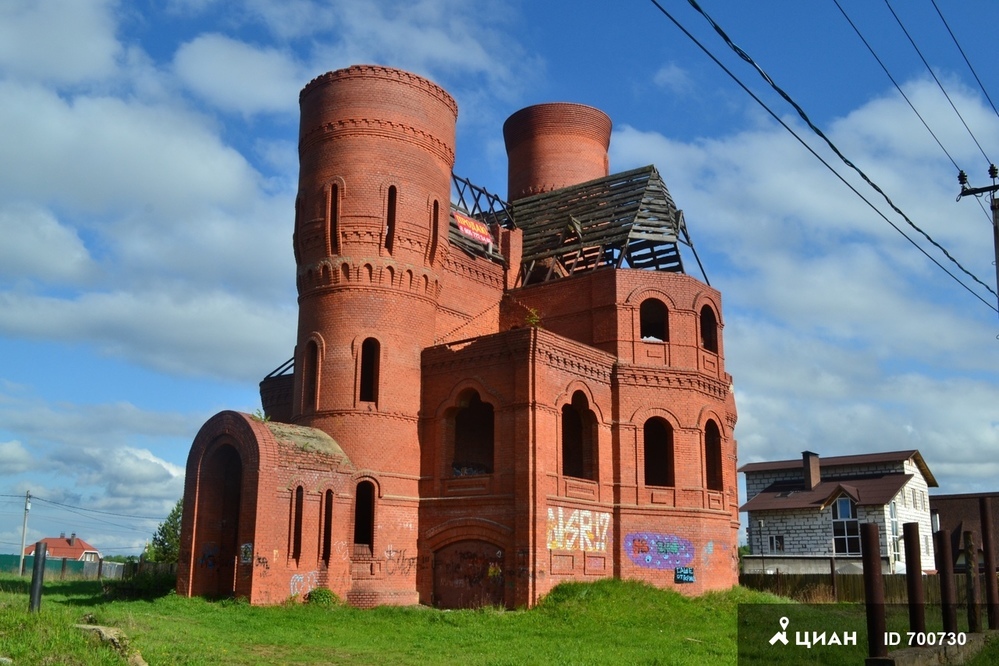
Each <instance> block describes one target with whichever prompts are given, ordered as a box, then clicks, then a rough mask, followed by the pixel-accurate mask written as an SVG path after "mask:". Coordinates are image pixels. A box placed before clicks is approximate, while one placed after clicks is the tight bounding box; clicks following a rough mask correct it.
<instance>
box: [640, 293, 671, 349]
mask: <svg viewBox="0 0 999 666" xmlns="http://www.w3.org/2000/svg"><path fill="white" fill-rule="evenodd" d="M638 316H639V321H640V322H641V331H640V333H641V338H642V339H643V340H649V341H651V342H655V341H661V342H667V341H668V340H669V312H668V311H667V310H666V304H665V303H663V302H662V301H660V300H658V299H655V298H649V299H646V300H644V301H642V305H641V306H640V307H639V310H638Z"/></svg>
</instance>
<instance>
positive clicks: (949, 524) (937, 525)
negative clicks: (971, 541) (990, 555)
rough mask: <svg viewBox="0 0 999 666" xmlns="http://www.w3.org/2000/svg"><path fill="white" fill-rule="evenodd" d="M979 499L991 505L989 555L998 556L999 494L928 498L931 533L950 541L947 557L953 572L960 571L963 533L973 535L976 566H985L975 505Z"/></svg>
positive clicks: (935, 496) (979, 515)
mask: <svg viewBox="0 0 999 666" xmlns="http://www.w3.org/2000/svg"><path fill="white" fill-rule="evenodd" d="M982 499H986V500H989V501H991V502H992V543H993V546H992V547H993V549H994V550H993V552H994V553H996V555H997V556H999V493H969V494H966V495H933V496H932V497H930V515H931V520H932V522H933V529H934V530H944V531H945V532H947V535H948V536H949V537H950V548H951V557H952V559H953V564H954V570H955V571H964V533H965V531H969V532H971V533H973V534H974V535H975V545H976V549H977V550H978V564H979V566H983V565H984V563H985V555H984V551H983V550H982V519H981V513H980V512H979V502H980V501H981V500H982ZM997 568H999V567H997Z"/></svg>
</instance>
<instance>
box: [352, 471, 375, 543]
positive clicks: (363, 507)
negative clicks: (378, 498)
mask: <svg viewBox="0 0 999 666" xmlns="http://www.w3.org/2000/svg"><path fill="white" fill-rule="evenodd" d="M358 546H361V547H362V548H365V547H366V548H367V554H368V555H370V554H371V553H372V550H373V549H374V546H375V484H373V483H371V482H370V481H361V482H360V483H359V484H357V492H356V493H355V495H354V552H355V553H356V552H357V550H358V548H357V547H358Z"/></svg>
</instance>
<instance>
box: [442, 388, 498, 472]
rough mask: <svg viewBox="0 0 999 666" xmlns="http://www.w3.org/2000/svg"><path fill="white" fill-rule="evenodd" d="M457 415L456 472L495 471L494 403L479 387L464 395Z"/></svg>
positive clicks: (455, 423)
mask: <svg viewBox="0 0 999 666" xmlns="http://www.w3.org/2000/svg"><path fill="white" fill-rule="evenodd" d="M462 402H463V403H464V404H463V405H461V407H460V408H459V410H458V413H457V414H455V417H454V460H453V462H452V463H451V471H452V474H454V476H466V475H472V474H492V472H493V406H492V405H490V404H489V403H487V402H482V399H481V398H479V394H478V392H477V391H472V392H471V395H468V396H466V397H465V399H464V400H463V401H462Z"/></svg>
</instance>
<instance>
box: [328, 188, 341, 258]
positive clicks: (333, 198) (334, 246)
mask: <svg viewBox="0 0 999 666" xmlns="http://www.w3.org/2000/svg"><path fill="white" fill-rule="evenodd" d="M329 197H330V201H329V234H330V253H331V254H339V253H340V236H339V234H340V186H339V185H338V184H336V183H333V184H332V185H331V186H330V194H329Z"/></svg>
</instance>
